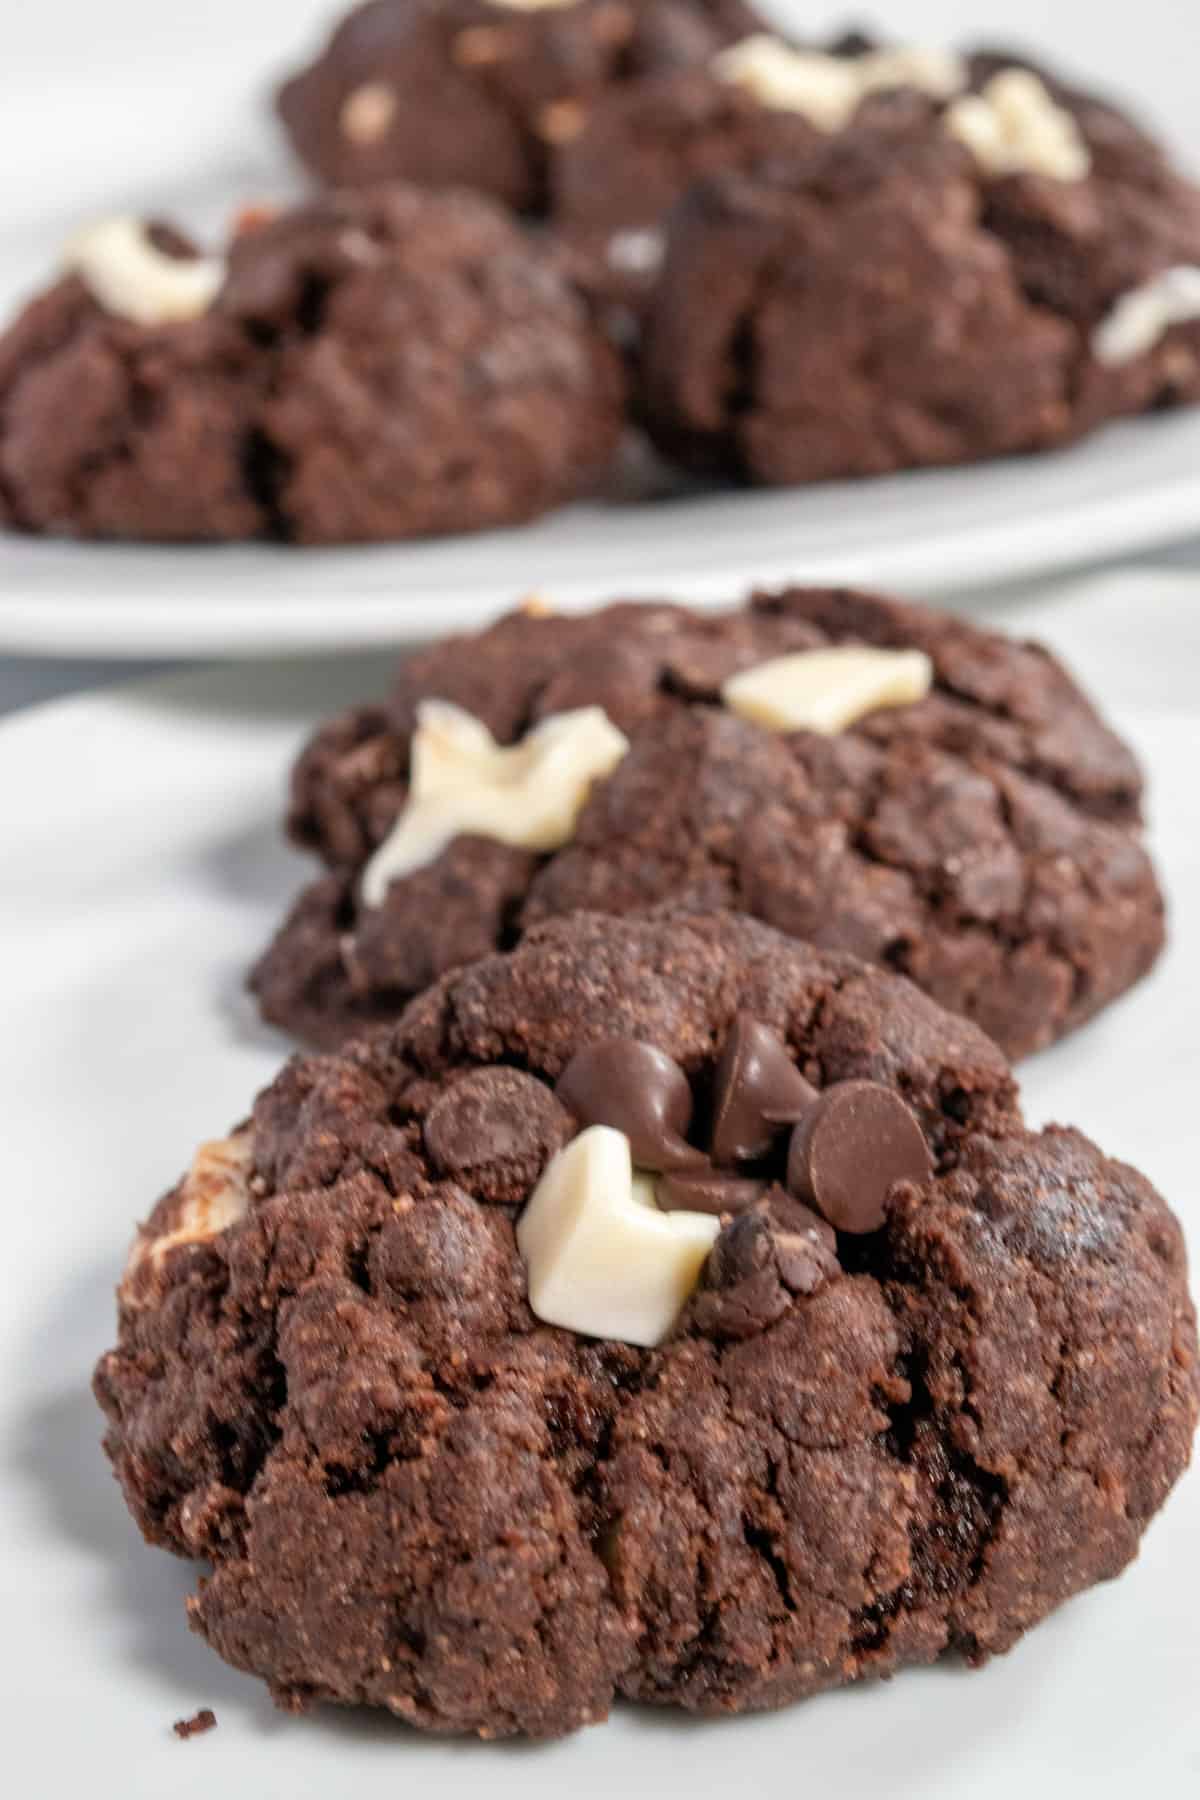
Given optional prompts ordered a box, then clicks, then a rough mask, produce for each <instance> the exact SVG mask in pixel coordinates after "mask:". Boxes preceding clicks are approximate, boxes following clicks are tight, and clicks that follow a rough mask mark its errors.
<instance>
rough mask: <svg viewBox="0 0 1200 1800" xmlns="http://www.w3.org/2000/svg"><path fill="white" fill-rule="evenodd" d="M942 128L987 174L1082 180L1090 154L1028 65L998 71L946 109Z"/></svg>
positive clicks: (1068, 116) (1072, 123)
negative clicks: (981, 87) (973, 92)
mask: <svg viewBox="0 0 1200 1800" xmlns="http://www.w3.org/2000/svg"><path fill="white" fill-rule="evenodd" d="M946 130H947V131H948V132H949V133H950V136H951V137H953V138H957V140H958V141H959V143H960V144H965V146H966V148H967V149H968V150H969V151H970V152H971V154H972V156H973V157H974V158H975V161H976V162H977V163H978V164H979V166H980V168H982V169H984V170H985V171H986V172H987V173H988V174H989V175H1015V174H1020V173H1028V174H1032V175H1046V176H1049V177H1050V179H1051V180H1054V181H1083V180H1084V179H1085V177H1086V176H1087V175H1088V174H1089V172H1090V170H1091V167H1092V157H1091V152H1090V151H1089V149H1088V147H1087V144H1086V142H1085V141H1084V138H1083V134H1082V133H1081V132H1080V129H1079V126H1078V125H1077V124H1076V122H1075V120H1074V118H1073V117H1072V115H1071V114H1070V113H1069V112H1067V110H1066V109H1065V107H1062V106H1059V105H1058V103H1057V102H1056V101H1055V100H1054V98H1053V97H1052V95H1051V93H1050V90H1049V89H1048V88H1047V86H1046V84H1045V82H1044V81H1042V80H1041V79H1040V78H1039V77H1038V76H1037V75H1035V74H1034V73H1033V71H1032V70H1030V69H1002V70H1001V71H1000V73H999V74H998V75H993V76H992V79H991V80H990V81H989V82H988V83H987V84H986V86H985V87H984V89H983V91H982V92H981V93H979V94H966V95H964V96H963V98H962V99H960V100H956V101H955V102H954V104H953V105H952V106H951V107H950V108H949V109H948V111H947V113H946Z"/></svg>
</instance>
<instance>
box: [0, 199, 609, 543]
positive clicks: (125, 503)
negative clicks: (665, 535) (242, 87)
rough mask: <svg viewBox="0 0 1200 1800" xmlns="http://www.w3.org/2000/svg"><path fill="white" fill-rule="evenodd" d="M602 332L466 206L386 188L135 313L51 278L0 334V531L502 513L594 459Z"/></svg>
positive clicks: (222, 531) (262, 530) (274, 224)
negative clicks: (148, 313)
mask: <svg viewBox="0 0 1200 1800" xmlns="http://www.w3.org/2000/svg"><path fill="white" fill-rule="evenodd" d="M621 421H622V400H621V380H620V375H619V371H618V369H617V366H616V363H615V360H614V358H613V356H612V353H611V352H610V350H609V349H608V347H607V345H606V344H604V343H603V342H602V340H601V339H600V337H599V336H598V334H597V333H596V332H595V331H594V330H593V328H592V327H591V326H590V325H589V323H588V321H587V319H586V318H585V316H584V313H583V309H582V306H581V304H580V303H579V301H578V300H577V299H576V298H575V297H574V296H573V295H572V294H571V292H570V291H569V290H568V288H567V286H566V285H565V283H564V282H562V281H561V280H560V279H559V277H558V276H557V275H556V274H555V273H554V272H553V270H552V269H551V267H550V266H549V263H548V261H547V259H546V258H544V257H543V256H542V255H541V254H540V253H539V252H538V251H537V250H536V249H535V248H534V247H532V246H531V245H530V244H529V243H528V241H527V240H526V239H525V238H524V237H523V236H522V235H521V234H520V232H519V231H518V230H517V228H516V226H515V225H514V224H512V222H511V221H509V220H508V219H507V218H506V217H505V216H504V215H503V214H502V213H501V212H500V211H499V210H498V209H497V208H495V207H494V206H493V205H492V204H491V203H490V202H489V201H486V200H484V199H482V198H479V197H476V196H474V195H470V194H466V193H442V194H437V195H434V194H429V193H423V192H420V191H418V190H416V189H407V188H402V187H392V188H388V189H378V190H375V191H374V192H372V193H370V194H358V195H346V194H342V195H335V196H330V197H328V198H326V199H322V200H317V201H314V202H312V203H310V204H308V205H305V206H301V207H297V208H294V209H292V210H291V211H288V212H285V213H282V214H279V215H278V216H276V217H275V218H273V219H270V220H268V221H267V222H266V223H264V224H260V225H258V226H256V227H255V228H254V229H252V230H248V231H244V232H242V233H241V234H240V235H238V236H236V237H235V239H234V241H233V243H232V245H231V248H230V252H229V259H228V266H227V270H226V275H225V280H224V284H223V286H222V287H221V289H220V291H219V292H218V294H217V298H216V301H215V303H214V305H213V306H212V307H211V308H210V309H209V310H208V311H206V312H204V313H203V314H202V315H201V316H199V317H197V318H194V319H191V320H188V321H187V322H184V323H174V324H169V325H158V326H148V325H142V324H137V323H134V322H133V321H131V320H130V319H126V318H118V317H116V316H114V315H113V314H112V313H109V312H106V311H105V310H104V309H103V308H102V307H101V306H100V305H99V304H98V303H97V302H96V300H94V299H93V298H92V296H91V294H90V292H89V290H88V288H87V287H86V286H85V285H84V283H83V282H82V281H81V280H80V279H79V278H78V277H75V276H69V277H67V278H66V279H64V280H62V281H60V282H59V283H58V284H57V285H56V286H54V287H52V288H51V289H49V290H48V292H46V293H45V294H43V295H42V296H41V297H40V298H38V299H35V300H34V301H33V302H32V303H31V304H30V305H29V306H28V307H27V308H26V310H25V311H24V313H23V314H22V315H21V316H20V317H19V318H18V319H17V321H16V322H15V323H14V324H13V326H12V327H11V328H10V329H9V331H8V333H7V335H6V336H5V337H3V338H2V339H0V523H2V524H6V525H8V526H10V527H12V528H16V529H21V530H26V531H37V532H48V533H55V534H63V535H69V536H83V537H115V538H122V537H125V538H151V539H194V538H199V539H229V538H250V537H273V538H282V539H284V540H288V541H295V542H302V543H335V542H344V541H359V540H373V539H391V538H406V537H414V536H421V535H425V534H430V533H438V532H451V531H468V530H478V529H483V528H485V527H488V526H496V525H504V524H511V523H515V522H517V521H520V520H524V519H529V518H532V517H535V516H536V515H537V514H538V513H540V512H543V511H545V510H546V509H547V508H549V507H551V506H554V505H556V504H558V503H560V502H562V501H565V500H567V499H570V498H572V497H574V496H575V495H577V494H578V493H580V492H581V491H583V490H585V489H586V488H588V487H589V486H590V485H592V484H593V483H595V482H597V481H598V480H599V479H600V478H601V476H602V475H603V473H604V470H605V468H606V467H607V464H608V462H609V459H610V458H611V456H612V454H613V452H614V450H615V448H616V444H617V440H618V437H619V435H620V430H621Z"/></svg>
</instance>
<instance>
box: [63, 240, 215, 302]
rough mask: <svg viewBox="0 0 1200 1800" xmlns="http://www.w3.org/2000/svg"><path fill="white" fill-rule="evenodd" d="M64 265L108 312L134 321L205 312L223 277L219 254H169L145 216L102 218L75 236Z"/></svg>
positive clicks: (66, 251) (64, 255)
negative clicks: (156, 241)
mask: <svg viewBox="0 0 1200 1800" xmlns="http://www.w3.org/2000/svg"><path fill="white" fill-rule="evenodd" d="M63 265H64V267H65V268H67V269H69V270H71V271H72V273H74V274H76V275H78V276H79V278H80V280H81V281H82V282H84V284H85V285H86V286H87V288H88V289H89V290H90V292H91V294H92V297H93V298H94V299H95V300H98V301H99V303H100V305H101V306H102V307H103V308H104V309H105V311H106V312H110V313H114V314H115V315H116V316H117V317H118V318H121V319H131V320H132V321H133V323H134V324H135V325H173V324H179V323H182V322H183V321H184V320H187V319H198V318H199V317H200V316H201V315H202V314H203V313H206V312H207V311H208V309H209V307H210V306H211V305H212V303H213V301H214V300H215V299H216V297H217V294H218V293H219V292H220V289H221V284H222V283H223V281H224V280H225V264H224V263H223V262H222V261H221V260H220V258H219V257H207V256H195V257H187V258H185V257H177V256H167V255H166V254H165V253H164V252H163V251H162V250H158V249H156V248H155V246H154V244H153V243H152V242H151V240H150V235H149V233H148V232H147V230H146V227H145V224H144V223H143V221H142V220H141V219H135V218H132V217H129V216H125V215H122V216H120V217H116V218H112V219H101V220H100V221H99V222H98V223H97V224H95V225H90V226H88V228H87V229H86V230H85V231H81V232H80V233H79V234H78V236H76V237H74V238H72V239H71V241H70V243H69V244H68V245H67V247H66V250H65V251H64V253H63Z"/></svg>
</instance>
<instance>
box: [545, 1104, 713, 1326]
mask: <svg viewBox="0 0 1200 1800" xmlns="http://www.w3.org/2000/svg"><path fill="white" fill-rule="evenodd" d="M720 1229H721V1224H720V1220H719V1219H715V1218H712V1217H710V1216H709V1215H707V1214H704V1213H689V1212H672V1213H664V1212H660V1211H659V1210H658V1208H657V1206H656V1204H655V1201H654V1184H653V1182H652V1180H651V1179H650V1177H649V1176H646V1175H640V1174H639V1175H635V1174H634V1171H633V1165H632V1162H631V1160H630V1154H629V1139H628V1138H627V1137H626V1136H625V1134H624V1132H621V1131H613V1130H612V1129H611V1128H610V1127H609V1126H607V1125H593V1126H591V1127H590V1128H589V1129H588V1130H587V1131H584V1132H581V1133H580V1135H579V1136H578V1137H577V1138H574V1139H573V1140H572V1141H571V1143H569V1144H568V1145H567V1146H566V1148H565V1149H563V1150H560V1151H559V1153H558V1155H557V1156H556V1157H555V1158H554V1159H553V1161H552V1162H551V1163H550V1165H549V1167H548V1168H547V1169H546V1172H545V1174H544V1175H543V1176H542V1178H541V1180H540V1181H539V1182H538V1185H537V1187H536V1188H535V1189H534V1191H533V1193H532V1195H531V1196H530V1199H529V1204H528V1205H527V1206H526V1208H525V1211H524V1212H523V1213H522V1214H521V1219H520V1222H519V1224H518V1226H517V1246H518V1248H519V1250H520V1252H521V1255H522V1257H523V1258H524V1260H525V1266H526V1270H527V1272H528V1279H529V1304H530V1306H531V1307H532V1308H533V1311H534V1312H535V1313H536V1314H537V1316H538V1318H539V1319H544V1320H545V1321H546V1323H547V1324H549V1325H561V1326H564V1327H565V1328H566V1329H567V1330H568V1331H577V1332H579V1333H581V1334H582V1335H583V1336H585V1337H597V1338H615V1339H617V1340H618V1341H619V1342H621V1343H624V1344H638V1345H641V1346H642V1347H644V1348H647V1349H648V1348H650V1347H651V1346H652V1345H654V1344H658V1343H661V1341H662V1339H663V1338H664V1337H665V1336H666V1335H667V1333H668V1332H669V1331H670V1329H671V1327H672V1325H673V1324H674V1323H675V1320H676V1319H677V1318H678V1316H679V1312H680V1308H681V1307H682V1306H683V1303H684V1301H685V1300H686V1299H687V1297H688V1295H689V1294H690V1293H691V1291H692V1289H693V1288H694V1287H695V1285H696V1283H697V1281H698V1280H699V1278H700V1271H701V1269H702V1268H703V1267H704V1263H705V1259H706V1258H707V1256H708V1253H709V1251H710V1250H711V1248H712V1246H713V1242H714V1240H715V1238H716V1236H717V1233H718V1232H719V1231H720Z"/></svg>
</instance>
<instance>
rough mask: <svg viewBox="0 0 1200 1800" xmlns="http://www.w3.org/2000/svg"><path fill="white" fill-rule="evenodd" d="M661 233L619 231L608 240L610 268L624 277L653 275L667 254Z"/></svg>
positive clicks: (663, 236)
mask: <svg viewBox="0 0 1200 1800" xmlns="http://www.w3.org/2000/svg"><path fill="white" fill-rule="evenodd" d="M666 247H667V240H666V237H665V235H664V234H663V233H662V232H661V231H617V232H614V234H613V236H612V237H611V238H609V240H608V266H609V268H610V269H618V270H620V272H621V273H622V274H623V275H651V274H653V273H654V271H655V269H657V268H659V267H660V265H661V263H662V260H663V257H664V255H665V254H666Z"/></svg>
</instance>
